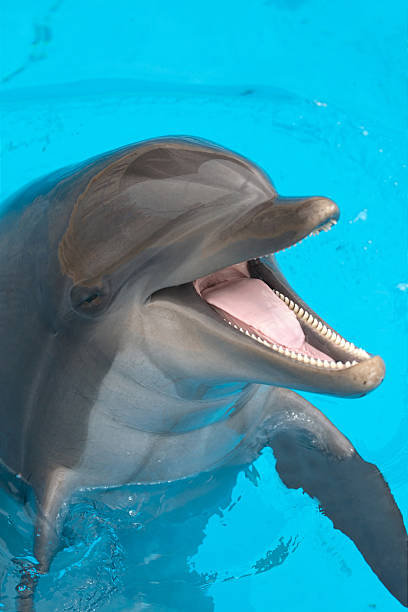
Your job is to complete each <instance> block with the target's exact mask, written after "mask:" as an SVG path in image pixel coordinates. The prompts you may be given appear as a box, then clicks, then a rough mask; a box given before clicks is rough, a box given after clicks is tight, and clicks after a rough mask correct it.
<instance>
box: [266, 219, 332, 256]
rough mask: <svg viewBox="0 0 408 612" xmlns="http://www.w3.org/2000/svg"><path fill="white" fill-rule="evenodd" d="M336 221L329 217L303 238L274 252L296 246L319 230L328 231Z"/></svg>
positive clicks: (267, 254) (318, 232)
mask: <svg viewBox="0 0 408 612" xmlns="http://www.w3.org/2000/svg"><path fill="white" fill-rule="evenodd" d="M336 223H337V219H329V221H326V223H324V224H323V225H321V226H320V227H317V228H316V229H314V230H312V231H311V232H309V233H308V234H306V236H305V237H304V238H302V239H301V240H298V241H297V242H294V243H293V244H291V245H290V246H288V247H285V248H283V249H279V250H277V251H275V253H280V252H281V251H286V250H288V249H291V248H293V247H295V246H297V245H298V244H301V242H303V240H306V238H309V237H310V236H317V234H320V232H328V231H330V230H331V228H332V227H333V225H336ZM269 255H270V253H266V254H265V255H261V257H269Z"/></svg>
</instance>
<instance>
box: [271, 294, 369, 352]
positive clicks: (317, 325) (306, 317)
mask: <svg viewBox="0 0 408 612" xmlns="http://www.w3.org/2000/svg"><path fill="white" fill-rule="evenodd" d="M273 291H274V292H275V293H276V295H277V296H278V297H279V298H280V299H281V300H282V301H283V302H285V304H286V305H287V306H288V307H289V308H290V309H291V310H293V312H294V313H295V315H296V316H297V318H298V319H301V320H302V321H304V322H305V323H308V324H309V325H310V326H311V327H312V328H313V329H315V330H316V331H317V332H319V333H320V335H321V336H324V337H325V338H326V339H327V340H330V342H332V343H333V344H334V345H336V346H338V347H339V348H341V349H343V350H345V351H347V352H348V353H351V354H352V355H355V356H356V357H358V358H360V359H364V358H368V357H369V354H368V353H367V352H366V351H365V350H364V349H362V348H359V347H357V346H355V345H354V344H353V343H352V342H348V340H345V339H344V338H343V337H342V336H340V334H337V333H336V332H335V331H333V330H332V329H330V327H327V325H324V323H322V322H321V321H319V320H318V319H316V318H315V317H314V316H313V315H312V314H310V313H309V312H308V311H307V310H305V309H304V308H302V307H301V306H299V305H298V304H296V303H295V302H294V301H293V300H290V299H289V298H288V297H286V295H283V293H280V291H278V290H277V289H274V290H273Z"/></svg>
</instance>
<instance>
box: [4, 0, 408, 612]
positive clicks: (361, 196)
mask: <svg viewBox="0 0 408 612" xmlns="http://www.w3.org/2000/svg"><path fill="white" fill-rule="evenodd" d="M2 13H3V14H2V25H1V30H2V32H1V34H2V36H1V38H2V45H3V52H2V66H1V75H0V78H1V79H2V81H1V93H0V99H1V136H2V138H1V147H2V151H1V152H2V157H1V164H2V166H1V194H2V197H6V196H7V195H9V194H10V193H12V192H13V191H14V190H15V189H17V188H19V187H21V186H22V185H24V184H25V183H27V182H28V181H30V180H32V179H34V178H36V177H38V176H41V175H43V174H46V173H48V172H50V171H52V170H54V169H57V168H59V167H61V166H64V165H67V164H70V163H73V162H76V161H80V160H83V159H86V158H87V157H90V156H92V155H95V154H98V153H100V152H102V151H105V150H109V149H113V148H115V147H118V146H121V145H124V144H127V143H130V142H133V141H137V140H141V139H144V138H150V137H154V136H160V135H164V134H192V135H196V136H202V137H204V138H207V139H210V140H214V141H216V142H219V143H220V144H222V145H224V146H226V147H229V148H231V149H234V150H236V151H238V152H240V153H242V154H244V155H246V156H248V157H249V158H250V159H252V160H253V161H255V162H257V163H259V164H260V165H261V166H262V167H263V168H265V170H266V171H267V172H268V173H269V174H270V176H271V178H272V180H273V182H274V184H275V186H276V187H277V190H278V191H279V192H280V193H281V194H283V195H299V196H300V195H315V194H316V195H317V194H322V195H326V196H329V197H331V198H333V199H334V200H335V201H336V202H337V203H338V205H339V207H340V210H341V219H340V222H339V224H338V225H337V226H336V227H335V228H334V229H333V230H332V231H331V232H330V233H327V234H323V235H319V236H318V237H316V238H314V239H308V240H307V241H305V242H304V243H302V245H300V246H298V247H297V248H296V249H291V250H289V251H287V252H285V253H282V254H281V255H280V256H279V263H280V265H281V267H282V269H283V271H284V273H285V275H286V276H287V278H288V280H289V281H290V283H291V284H292V285H293V286H294V288H295V289H296V291H297V292H298V293H299V295H301V296H302V297H303V298H304V299H305V301H306V302H308V303H309V304H310V305H311V306H312V307H313V308H314V309H315V310H316V311H317V312H318V313H319V314H321V316H322V317H323V318H325V319H326V320H327V321H329V322H330V323H332V324H333V326H334V327H335V328H337V329H338V330H339V331H340V332H341V333H342V334H343V335H344V336H345V337H346V338H349V339H350V340H352V341H355V342H356V343H357V344H358V345H360V346H363V347H365V348H367V350H369V351H370V352H372V353H377V354H380V355H381V356H382V357H383V358H384V360H385V363H386V366H387V375H386V378H385V381H384V383H383V384H382V385H381V387H380V388H379V389H378V390H376V391H375V392H373V393H372V394H370V395H368V396H366V397H365V398H362V399H358V400H343V399H338V398H333V397H325V396H319V395H311V394H304V395H305V396H307V398H308V399H309V401H311V402H312V403H313V404H315V405H316V406H317V407H318V408H319V409H321V410H323V412H324V413H325V414H326V416H327V417H328V418H329V419H331V420H332V421H333V423H334V424H335V425H336V426H337V427H338V428H339V429H340V430H341V431H342V432H343V433H344V434H345V435H346V436H347V437H348V438H350V440H351V441H352V442H353V444H354V445H355V446H356V448H357V450H358V451H359V453H360V454H361V455H362V456H363V457H364V459H366V460H367V461H370V462H372V463H375V464H376V465H377V466H378V467H379V468H380V469H381V471H382V473H383V474H384V476H385V478H386V480H387V482H388V483H389V485H390V488H391V490H392V492H393V494H394V497H395V499H396V501H397V503H398V505H399V508H400V509H401V512H402V514H403V516H404V520H405V523H406V524H408V471H407V462H408V442H407V431H408V411H407V405H408V401H407V399H408V398H407V395H408V394H407V379H408V376H407V373H408V349H407V327H408V323H407V311H408V308H407V306H408V304H407V301H408V266H407V244H408V212H407V211H408V208H407V199H406V193H407V186H408V185H407V163H408V160H407V155H406V153H407V140H406V100H405V98H404V93H403V88H404V85H403V83H404V76H403V65H404V58H405V55H404V49H403V47H404V38H405V30H404V23H405V18H404V16H405V13H406V7H405V3H404V2H403V1H402V0H401V1H398V0H395V1H394V2H393V3H392V4H391V5H390V7H389V10H387V9H386V7H385V6H384V3H383V2H380V1H379V0H374V1H373V2H371V3H369V4H367V2H365V0H353V2H351V1H350V0H346V1H345V2H343V3H341V6H339V5H337V4H332V3H327V2H324V1H323V0H320V1H318V0H262V1H259V2H258V1H257V0H254V1H253V2H242V0H235V2H230V1H224V2H215V1H213V0H207V2H206V3H204V4H202V5H200V6H195V5H192V4H191V3H188V2H185V1H181V0H180V1H176V2H173V3H166V2H164V1H159V0H155V1H151V2H149V3H143V4H142V3H140V4H139V3H134V2H130V1H129V0H117V1H116V2H114V3H113V2H112V3H111V2H104V3H100V2H96V0H89V1H88V2H87V3H82V4H79V3H72V2H71V3H69V2H66V1H64V0H50V1H48V2H47V1H45V0H38V2H36V3H32V2H29V1H28V0H25V1H21V2H20V3H13V4H12V3H11V2H7V3H6V5H5V7H3V11H2ZM190 484H191V490H193V489H194V490H198V491H200V492H201V493H200V495H199V496H198V497H194V496H192V498H191V499H187V498H183V497H182V499H184V500H185V503H183V504H181V505H177V504H173V502H172V500H173V499H177V498H178V497H177V496H178V495H179V494H180V491H181V495H186V493H185V491H186V488H185V486H184V485H183V487H181V485H180V484H178V483H175V484H173V485H172V486H171V487H170V490H169V491H167V493H166V496H167V497H166V499H168V500H169V502H168V503H169V508H171V512H167V513H163V514H162V515H160V516H156V515H155V512H156V511H155V509H154V508H155V505H154V500H158V499H161V497H160V496H162V495H163V491H162V490H161V489H160V487H157V488H155V489H154V490H153V489H149V490H148V491H146V492H143V493H142V494H141V492H140V491H139V490H137V489H136V488H135V487H124V488H123V489H122V490H121V491H114V492H112V493H111V494H109V495H108V496H107V497H106V499H103V500H100V499H94V498H92V495H91V494H90V495H89V498H87V499H84V500H78V501H77V502H76V503H74V504H73V506H72V508H71V510H70V513H69V516H68V519H67V523H66V527H65V530H64V545H65V548H64V549H63V550H61V552H60V553H59V554H58V555H57V557H56V559H55V561H54V564H53V566H52V569H51V572H50V573H49V575H47V576H44V577H43V578H42V579H41V580H40V583H39V587H38V592H37V596H36V601H37V610H38V612H43V611H44V612H45V611H47V612H48V611H56V610H60V611H62V610H72V611H74V610H75V611H77V612H88V611H89V612H90V611H91V610H95V611H96V610H98V611H99V610H101V611H105V612H118V611H126V612H130V611H136V610H152V611H154V612H161V611H163V612H167V611H171V612H172V611H175V610H177V611H182V612H186V611H190V610H195V611H196V612H207V611H212V610H215V611H216V612H229V610H234V612H241V611H242V612H244V611H245V612H252V611H253V612H255V611H256V612H264V611H265V612H266V611H268V612H269V611H270V610H272V609H273V610H277V611H279V612H281V611H283V610H285V612H298V611H299V610H303V611H307V612H312V611H313V612H326V611H328V610H330V612H340V611H341V612H343V611H344V610H345V609H346V610H348V612H360V611H361V612H363V611H367V612H370V611H371V610H376V611H380V612H392V611H393V610H402V607H401V605H400V604H399V603H398V602H397V601H396V600H395V599H393V598H392V596H391V595H390V594H389V593H388V591H387V590H386V589H385V587H384V586H383V585H382V584H381V583H380V582H379V580H378V579H377V578H376V576H375V575H374V574H373V572H372V571H371V570H370V568H369V567H368V565H367V564H366V563H365V561H364V560H363V558H362V557H361V555H360V553H359V552H358V551H357V549H356V548H355V546H354V545H353V544H352V543H351V541H350V540H348V539H347V538H346V537H345V536H344V535H343V534H342V533H340V532H339V531H336V530H334V529H333V525H332V523H331V522H330V521H329V520H328V519H327V518H326V517H324V516H322V515H321V513H320V512H319V509H318V507H317V504H316V503H314V502H313V501H312V500H310V498H309V497H307V496H306V495H302V493H301V492H300V491H294V490H288V489H286V488H285V487H284V485H283V484H282V483H281V482H280V480H279V478H278V476H277V474H276V472H275V469H274V458H273V455H272V453H271V452H270V451H265V452H264V453H263V454H262V455H261V457H260V458H259V459H258V460H257V461H256V463H255V465H254V466H253V468H252V469H251V470H248V471H247V472H246V473H240V474H235V473H232V472H229V471H226V472H225V473H224V474H223V476H222V478H220V481H219V482H218V483H217V485H216V486H213V484H211V483H209V482H208V477H207V476H206V475H201V476H198V477H197V478H196V479H192V481H191V483H190ZM180 487H181V489H180V490H179V488H180ZM187 490H188V488H187ZM141 498H142V499H146V500H150V501H146V503H144V504H141V503H140V499H141ZM31 538H32V528H31V523H30V516H29V513H28V514H27V511H26V510H24V509H22V508H21V507H20V506H19V505H18V504H17V503H16V502H15V501H14V500H12V499H10V498H8V497H7V496H6V495H5V494H4V493H0V575H1V576H2V587H1V596H0V602H1V603H0V610H2V609H4V610H14V609H15V604H14V597H15V590H14V589H15V586H16V584H17V582H18V565H17V564H16V563H15V562H14V561H13V559H15V558H16V557H20V558H22V559H23V558H24V557H26V558H28V556H29V555H30V551H31Z"/></svg>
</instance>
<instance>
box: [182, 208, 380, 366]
mask: <svg viewBox="0 0 408 612" xmlns="http://www.w3.org/2000/svg"><path fill="white" fill-rule="evenodd" d="M335 223H336V220H335V219H329V220H328V221H326V222H325V223H324V224H322V225H321V226H319V227H318V228H316V229H315V230H313V231H312V232H311V233H310V234H309V235H316V234H318V233H320V232H321V231H328V230H330V229H331V228H332V226H333V225H334V224H335ZM299 242H300V241H299ZM297 243H298V242H295V243H294V244H297ZM291 246H294V245H291ZM194 287H195V289H196V291H197V293H198V294H199V295H200V297H201V298H202V299H203V300H205V301H206V302H207V303H208V304H209V305H210V306H211V307H212V308H213V309H214V310H215V311H216V312H217V313H218V314H219V315H220V317H222V319H223V320H224V321H225V322H226V324H228V325H229V326H231V327H232V328H233V329H234V330H236V331H237V332H239V333H242V334H244V335H246V336H248V337H249V338H250V339H252V340H253V341H254V342H258V343H261V344H263V345H264V346H266V347H267V348H268V349H270V350H271V351H274V352H275V353H279V354H280V355H281V356H282V358H284V359H285V358H286V359H289V360H295V361H297V362H300V363H302V364H305V365H307V366H309V367H317V368H323V369H328V370H342V369H345V368H351V367H353V366H355V365H357V364H358V363H360V362H362V361H365V360H367V359H369V358H370V357H371V356H370V355H369V354H368V353H367V352H366V351H365V350H364V349H362V348H358V347H356V346H355V345H354V344H353V343H352V342H349V341H347V340H346V339H345V338H343V337H342V336H341V335H340V334H339V333H337V332H336V331H335V330H334V329H333V328H332V327H330V326H329V325H328V324H327V323H326V322H325V321H323V320H322V319H320V318H319V317H318V315H317V314H316V313H314V312H313V311H312V310H311V309H310V308H309V307H308V306H307V305H306V304H305V303H304V302H303V301H302V300H301V298H299V296H297V295H296V294H295V292H294V291H293V290H292V289H291V287H290V286H289V284H288V283H287V282H286V280H285V278H284V277H283V275H282V274H281V273H280V271H279V269H278V268H277V265H276V262H275V261H274V257H273V255H265V256H263V257H259V258H256V259H251V260H249V261H244V262H241V263H237V264H234V265H231V266H228V267H227V268H224V269H222V270H219V271H217V272H215V273H212V274H208V275H206V276H204V277H202V278H199V279H197V280H196V281H194Z"/></svg>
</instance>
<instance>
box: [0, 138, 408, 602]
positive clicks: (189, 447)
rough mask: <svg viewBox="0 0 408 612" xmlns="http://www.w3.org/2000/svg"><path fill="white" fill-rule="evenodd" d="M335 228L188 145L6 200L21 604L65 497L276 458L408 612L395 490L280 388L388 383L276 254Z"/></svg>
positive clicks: (2, 306)
mask: <svg viewBox="0 0 408 612" xmlns="http://www.w3.org/2000/svg"><path fill="white" fill-rule="evenodd" d="M338 216H339V211H338V208H337V206H336V204H335V203H334V202H333V201H331V200H330V199H328V198H325V197H305V198H288V197H281V196H279V195H278V194H277V193H276V191H275V189H274V187H273V185H272V183H271V182H270V180H269V178H268V177H267V176H266V174H264V172H263V171H262V170H261V169H260V168H258V167H257V166H256V165H254V164H253V163H251V162H250V161H248V160H247V159H245V158H244V157H241V156H239V155H237V154H235V153H233V152H231V151H229V150H227V149H224V148H222V147H220V146H218V145H215V144H213V143H209V142H207V141H204V140H199V139H194V138H188V137H168V138H160V139H155V140H150V141H146V142H142V143H138V144H134V145H130V146H128V147H124V148H122V149H119V150H116V151H114V152H110V153H106V154H104V155H101V156H99V157H96V158H93V159H91V160H88V161H86V162H84V163H82V164H80V165H78V166H75V167H70V168H67V169H64V170H62V171H59V172H56V173H54V174H51V175H50V176H48V177H46V178H45V179H41V180H39V181H37V182H35V183H33V184H31V185H29V186H28V187H26V188H24V189H23V190H21V191H20V192H19V193H18V194H16V195H15V196H14V197H12V198H11V199H10V200H9V201H8V202H7V204H6V206H5V208H4V210H3V213H2V217H1V219H0V274H1V276H0V279H1V281H0V282H1V302H0V327H1V333H2V339H3V346H2V349H3V350H2V351H1V354H0V360H1V367H0V381H1V397H2V403H1V423H2V427H1V432H0V457H1V461H2V464H3V469H4V470H7V473H10V474H14V475H17V476H18V478H19V480H20V481H21V483H22V484H23V485H24V486H25V487H27V488H28V489H29V490H31V491H33V493H34V496H35V503H36V515H37V519H36V525H35V538H34V545H33V551H34V555H35V557H36V560H37V564H36V568H37V570H36V577H35V578H33V572H32V571H31V572H30V573H29V574H27V575H24V576H23V577H22V583H21V584H20V585H19V594H18V600H19V603H18V605H19V607H20V609H21V610H29V609H32V605H33V603H32V600H33V597H34V585H35V582H36V580H37V579H38V576H39V575H40V574H41V573H44V572H47V570H48V568H49V566H50V563H51V561H52V558H53V556H54V555H55V554H56V552H57V549H58V543H59V536H60V533H61V528H62V524H63V520H64V508H66V507H67V505H68V504H69V501H70V499H71V498H72V496H73V494H74V493H76V492H78V491H80V490H81V489H84V488H86V489H90V488H94V489H98V488H102V489H103V488H109V487H117V486H120V485H124V484H129V483H140V484H145V483H161V482H162V483H165V482H171V481H175V480H177V479H183V478H186V477H188V476H191V475H194V474H199V473H202V472H209V471H211V470H216V469H217V468H218V467H220V466H226V465H236V466H244V465H248V464H250V463H251V462H253V461H254V459H255V458H256V457H257V456H258V455H259V453H260V451H261V450H262V449H263V448H265V447H267V446H270V447H271V448H272V450H273V453H274V455H275V457H276V468H277V471H278V473H279V475H280V477H281V479H282V481H283V482H284V483H285V485H286V486H287V487H290V488H302V489H303V490H304V491H305V492H307V493H308V494H309V495H310V496H311V497H313V498H316V499H317V500H318V502H319V504H320V506H321V509H322V511H323V512H324V514H326V515H327V516H328V517H329V518H330V519H331V520H332V522H333V524H334V526H335V527H336V528H337V529H340V530H341V531H342V532H343V533H345V534H346V535H347V536H348V537H349V538H351V539H352V540H353V542H354V543H355V545H356V546H357V548H358V549H359V551H360V552H361V554H362V555H363V556H364V558H365V560H366V561H367V563H368V564H369V565H370V566H371V568H372V570H373V571H374V572H375V573H376V574H377V576H378V577H379V579H380V580H381V581H382V582H383V583H384V585H385V586H386V587H387V589H389V591H390V592H391V593H392V594H393V595H394V596H395V597H396V598H397V599H398V600H399V601H400V602H401V603H402V604H403V605H404V606H408V595H407V571H408V570H407V567H408V561H407V533H406V530H405V527H404V524H403V520H402V516H401V513H400V511H399V509H398V507H397V505H396V503H395V501H394V498H393V496H392V494H391V492H390V489H389V487H388V485H387V484H386V482H385V480H384V478H383V477H382V475H381V473H380V472H379V470H378V469H377V467H376V466H374V465H372V464H370V463H367V462H365V461H364V460H363V459H362V458H361V457H360V455H359V454H358V453H357V451H356V450H355V449H354V447H353V445H352V444H351V442H350V441H349V440H348V439H347V438H346V437H345V436H343V435H342V434H341V433H340V432H339V431H338V430H337V429H336V428H335V427H334V425H332V423H331V422H330V421H329V420H328V419H327V418H326V417H325V416H324V415H323V414H322V413H321V412H320V411H319V410H317V409H316V408H315V407H313V406H312V405H311V404H310V403H309V402H307V401H306V400H305V399H303V398H302V397H301V396H299V395H297V394H296V393H294V391H292V390H290V389H292V388H293V389H299V390H306V391H313V392H316V393H324V394H331V395H338V396H344V397H358V396H361V395H364V394H365V393H367V392H368V391H371V390H372V389H375V388H376V387H377V386H378V385H379V384H380V383H381V381H382V379H383V376H384V364H383V361H382V360H381V358H380V357H379V356H373V355H371V354H369V353H367V352H366V351H365V350H363V349H361V348H357V347H355V346H354V345H353V344H351V343H349V342H348V341H346V340H345V339H344V338H343V337H342V336H341V335H340V334H338V333H337V332H336V331H334V329H333V328H332V327H331V326H330V325H328V324H327V323H325V322H324V321H323V320H322V319H321V318H320V317H319V316H318V315H317V314H316V313H315V312H313V311H312V310H311V309H310V308H309V306H307V304H305V302H304V301H303V300H302V299H301V298H300V297H299V296H298V295H296V293H295V292H294V291H293V289H292V288H291V287H290V286H289V284H288V282H287V281H286V279H285V278H284V276H283V275H282V273H281V272H280V271H279V268H278V266H277V264H276V261H275V258H274V253H276V252H277V251H280V250H282V249H284V248H287V247H290V246H291V245H294V244H296V243H297V242H298V241H300V240H301V239H303V238H304V237H306V236H309V235H310V234H317V233H319V232H320V231H322V230H327V229H330V227H331V226H332V225H333V224H334V223H335V222H336V221H337V219H338ZM265 254H266V255H265ZM30 581H31V582H30Z"/></svg>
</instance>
